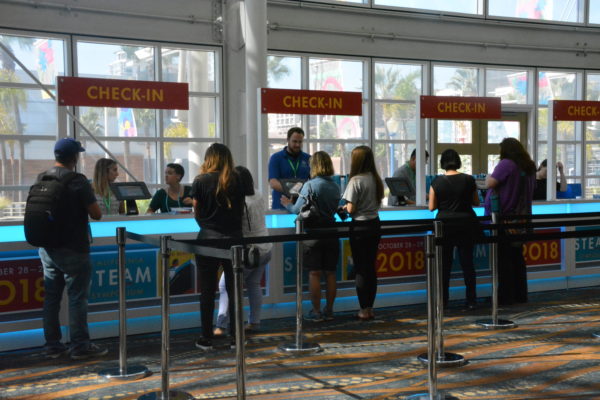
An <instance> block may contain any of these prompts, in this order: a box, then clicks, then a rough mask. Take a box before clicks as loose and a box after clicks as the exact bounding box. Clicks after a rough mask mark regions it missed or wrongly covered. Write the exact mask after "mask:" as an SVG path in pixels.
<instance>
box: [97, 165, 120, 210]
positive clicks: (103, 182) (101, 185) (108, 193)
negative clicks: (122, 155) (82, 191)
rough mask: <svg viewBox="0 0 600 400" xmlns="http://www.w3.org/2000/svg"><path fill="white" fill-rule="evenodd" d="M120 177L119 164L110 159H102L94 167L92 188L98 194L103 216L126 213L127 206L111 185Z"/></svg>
mask: <svg viewBox="0 0 600 400" xmlns="http://www.w3.org/2000/svg"><path fill="white" fill-rule="evenodd" d="M118 176H119V169H118V168H117V163H116V162H115V161H114V160H111V159H110V158H101V159H99V160H98V161H96V166H95V167H94V180H93V181H92V188H94V193H95V194H96V200H97V201H98V205H99V206H100V210H101V211H102V215H117V214H123V213H125V206H124V204H123V202H122V201H118V200H117V198H116V197H115V195H114V193H113V192H112V190H110V184H111V183H113V182H114V181H115V180H116V179H117V177H118Z"/></svg>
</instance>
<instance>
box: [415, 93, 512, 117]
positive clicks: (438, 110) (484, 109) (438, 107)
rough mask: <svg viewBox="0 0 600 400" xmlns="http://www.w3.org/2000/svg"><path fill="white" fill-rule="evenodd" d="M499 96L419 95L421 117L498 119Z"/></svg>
mask: <svg viewBox="0 0 600 400" xmlns="http://www.w3.org/2000/svg"><path fill="white" fill-rule="evenodd" d="M501 117H502V102H501V99H500V97H460V96H421V118H437V119H500V118H501Z"/></svg>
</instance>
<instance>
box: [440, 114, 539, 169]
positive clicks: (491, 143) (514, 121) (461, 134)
mask: <svg viewBox="0 0 600 400" xmlns="http://www.w3.org/2000/svg"><path fill="white" fill-rule="evenodd" d="M506 137H512V138H515V139H518V140H519V141H521V143H527V113H502V119H500V120H466V121H456V120H439V119H438V120H434V141H433V142H434V160H435V163H436V164H435V165H434V168H433V170H434V171H436V172H435V173H438V174H441V173H444V171H443V170H442V169H441V168H440V161H439V160H440V155H441V154H442V152H443V151H444V150H446V149H449V148H452V149H454V150H456V151H457V152H458V154H460V158H461V160H462V168H461V169H460V172H464V173H466V174H471V175H475V174H487V173H491V172H492V171H493V170H494V167H495V166H496V164H498V162H499V161H500V146H498V145H499V143H500V142H501V141H502V139H504V138H506Z"/></svg>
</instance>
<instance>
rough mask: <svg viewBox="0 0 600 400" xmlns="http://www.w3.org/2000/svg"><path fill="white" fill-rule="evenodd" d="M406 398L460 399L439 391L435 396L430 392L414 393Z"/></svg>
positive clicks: (421, 399) (419, 399) (424, 399)
mask: <svg viewBox="0 0 600 400" xmlns="http://www.w3.org/2000/svg"><path fill="white" fill-rule="evenodd" d="M405 399H406V400H459V399H458V397H454V396H451V395H449V394H445V393H438V394H437V395H435V396H430V395H429V393H419V394H413V395H412V396H408V397H405Z"/></svg>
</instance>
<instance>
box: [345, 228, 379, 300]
mask: <svg viewBox="0 0 600 400" xmlns="http://www.w3.org/2000/svg"><path fill="white" fill-rule="evenodd" d="M379 227H380V222H379V218H375V219H372V220H369V221H360V225H358V226H356V227H353V232H352V233H351V234H350V249H351V250H352V260H353V261H354V271H355V272H356V294H357V295H358V303H359V304H360V308H367V307H373V303H374V302H375V296H376V295H377V271H376V270H375V268H376V266H375V264H376V258H377V249H378V247H379V239H380V238H381V233H380V231H379Z"/></svg>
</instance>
